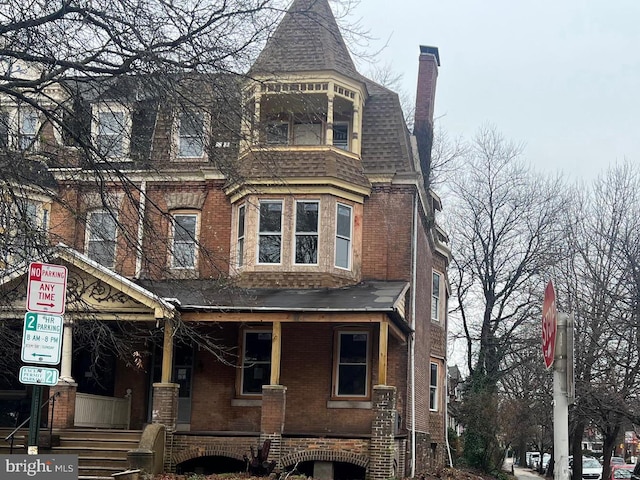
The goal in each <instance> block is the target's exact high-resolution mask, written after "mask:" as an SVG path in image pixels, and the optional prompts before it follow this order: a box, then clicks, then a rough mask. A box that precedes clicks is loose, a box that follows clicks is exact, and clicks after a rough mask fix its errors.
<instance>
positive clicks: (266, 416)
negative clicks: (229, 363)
mask: <svg viewBox="0 0 640 480" xmlns="http://www.w3.org/2000/svg"><path fill="white" fill-rule="evenodd" d="M286 404H287V387H285V386H283V385H263V386H262V412H261V418H260V443H264V441H265V440H270V441H271V447H270V448H269V458H268V460H269V461H271V460H274V461H275V462H276V463H278V462H279V461H280V453H281V451H282V432H283V431H284V414H285V407H286ZM385 480H386V479H385Z"/></svg>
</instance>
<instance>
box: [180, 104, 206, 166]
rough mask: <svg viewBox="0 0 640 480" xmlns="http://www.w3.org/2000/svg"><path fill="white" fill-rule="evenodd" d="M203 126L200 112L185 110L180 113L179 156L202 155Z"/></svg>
mask: <svg viewBox="0 0 640 480" xmlns="http://www.w3.org/2000/svg"><path fill="white" fill-rule="evenodd" d="M204 126H205V121H204V115H203V114H202V112H185V113H183V114H182V115H180V128H179V139H178V156H179V157H181V158H200V157H202V156H203V155H204Z"/></svg>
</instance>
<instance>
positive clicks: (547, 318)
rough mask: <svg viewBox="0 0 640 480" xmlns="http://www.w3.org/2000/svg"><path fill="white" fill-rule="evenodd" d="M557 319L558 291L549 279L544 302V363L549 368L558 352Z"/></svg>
mask: <svg viewBox="0 0 640 480" xmlns="http://www.w3.org/2000/svg"><path fill="white" fill-rule="evenodd" d="M557 321H558V312H557V310H556V293H555V291H554V290H553V282H552V281H551V280H549V283H548V284H547V288H545V289H544V302H543V304H542V355H543V356H544V365H545V367H547V368H551V365H553V357H554V356H555V353H556V331H557V329H558V323H557Z"/></svg>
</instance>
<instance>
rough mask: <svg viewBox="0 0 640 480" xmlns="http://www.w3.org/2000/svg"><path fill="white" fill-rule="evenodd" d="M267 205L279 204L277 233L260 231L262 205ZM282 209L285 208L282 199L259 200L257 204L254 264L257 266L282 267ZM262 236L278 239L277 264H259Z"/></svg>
mask: <svg viewBox="0 0 640 480" xmlns="http://www.w3.org/2000/svg"><path fill="white" fill-rule="evenodd" d="M267 203H279V204H280V230H279V231H277V232H275V231H274V232H262V231H261V230H260V221H261V217H262V205H263V204H267ZM284 208H285V202H284V200H282V199H265V200H260V201H259V204H258V228H257V230H258V232H257V243H256V264H257V265H282V264H283V263H282V261H283V260H282V253H283V251H282V246H283V242H282V240H283V238H284V232H283V228H282V227H283V223H284V222H283V218H284ZM262 236H279V237H280V255H279V260H280V261H278V262H261V261H260V238H261V237H262Z"/></svg>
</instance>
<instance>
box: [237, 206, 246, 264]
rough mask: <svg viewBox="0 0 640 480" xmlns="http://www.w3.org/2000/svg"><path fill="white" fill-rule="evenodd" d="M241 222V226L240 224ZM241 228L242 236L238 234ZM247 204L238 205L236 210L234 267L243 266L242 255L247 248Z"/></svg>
mask: <svg viewBox="0 0 640 480" xmlns="http://www.w3.org/2000/svg"><path fill="white" fill-rule="evenodd" d="M241 221H242V224H241V223H240V222H241ZM241 226H242V235H241V234H240V231H241V228H240V227H241ZM246 238H247V204H246V203H243V204H242V205H238V209H237V210H236V267H237V268H240V267H243V266H244V254H245V252H246V248H247V240H246Z"/></svg>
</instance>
